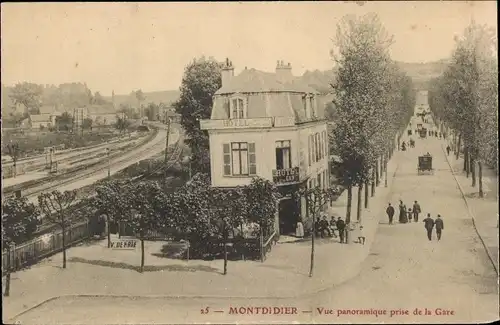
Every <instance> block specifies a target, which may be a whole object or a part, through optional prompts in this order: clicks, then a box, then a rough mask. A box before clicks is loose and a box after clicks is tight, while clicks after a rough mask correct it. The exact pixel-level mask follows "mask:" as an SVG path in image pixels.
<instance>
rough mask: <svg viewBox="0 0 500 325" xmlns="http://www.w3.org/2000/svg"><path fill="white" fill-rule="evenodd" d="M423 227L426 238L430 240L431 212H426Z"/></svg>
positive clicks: (432, 222) (432, 225)
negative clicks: (425, 231)
mask: <svg viewBox="0 0 500 325" xmlns="http://www.w3.org/2000/svg"><path fill="white" fill-rule="evenodd" d="M424 227H425V229H426V230H427V238H429V240H432V228H434V220H433V219H432V218H431V214H430V213H427V218H425V219H424Z"/></svg>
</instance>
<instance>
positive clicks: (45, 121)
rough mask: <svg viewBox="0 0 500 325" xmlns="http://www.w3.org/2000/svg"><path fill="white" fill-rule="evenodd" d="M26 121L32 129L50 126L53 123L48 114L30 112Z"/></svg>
mask: <svg viewBox="0 0 500 325" xmlns="http://www.w3.org/2000/svg"><path fill="white" fill-rule="evenodd" d="M27 122H28V126H29V127H30V128H32V129H43V128H50V127H52V126H53V125H55V124H53V122H52V115H50V114H31V115H30V116H29V118H28V121H27Z"/></svg>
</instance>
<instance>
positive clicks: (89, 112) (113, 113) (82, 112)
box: [73, 104, 118, 126]
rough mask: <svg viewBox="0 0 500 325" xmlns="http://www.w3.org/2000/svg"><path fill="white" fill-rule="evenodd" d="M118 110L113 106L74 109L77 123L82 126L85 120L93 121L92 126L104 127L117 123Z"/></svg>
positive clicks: (88, 106) (90, 106)
mask: <svg viewBox="0 0 500 325" xmlns="http://www.w3.org/2000/svg"><path fill="white" fill-rule="evenodd" d="M117 114H118V112H117V110H116V109H115V107H114V106H113V104H104V105H87V106H85V107H80V108H76V109H74V112H73V116H74V120H75V123H76V124H77V125H81V124H80V123H82V122H83V121H84V120H86V119H90V120H92V125H94V126H102V125H112V124H115V123H116V120H117V119H118V118H117Z"/></svg>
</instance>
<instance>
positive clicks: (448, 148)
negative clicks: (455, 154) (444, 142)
mask: <svg viewBox="0 0 500 325" xmlns="http://www.w3.org/2000/svg"><path fill="white" fill-rule="evenodd" d="M450 151H451V148H450V146H449V145H448V146H446V153H448V156H449V155H450Z"/></svg>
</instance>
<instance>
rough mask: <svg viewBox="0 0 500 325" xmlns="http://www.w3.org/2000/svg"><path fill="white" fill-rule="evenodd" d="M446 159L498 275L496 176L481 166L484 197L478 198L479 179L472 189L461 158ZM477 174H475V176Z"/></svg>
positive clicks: (450, 156)
mask: <svg viewBox="0 0 500 325" xmlns="http://www.w3.org/2000/svg"><path fill="white" fill-rule="evenodd" d="M445 146H446V144H443V150H444V148H445ZM445 155H446V153H445ZM447 159H448V163H449V164H450V167H451V168H452V172H453V174H454V176H455V178H456V180H457V183H458V184H459V188H460V191H461V192H462V195H463V196H464V200H465V201H466V203H467V205H468V206H469V209H470V212H471V214H472V218H473V219H474V224H475V226H476V229H477V232H478V234H479V236H480V237H481V239H482V241H483V242H484V245H485V246H486V249H487V251H488V255H489V256H490V258H491V259H492V260H493V263H494V264H495V265H496V270H497V273H498V262H499V261H498V249H499V244H498V231H499V228H498V176H497V175H496V173H495V171H494V170H493V169H490V168H489V167H487V166H483V192H484V197H483V198H480V197H479V195H478V192H479V179H477V178H476V187H472V176H469V178H467V175H466V174H465V172H464V171H463V165H464V159H463V157H461V158H459V159H458V160H457V159H456V158H455V157H454V155H453V153H450V155H449V156H447ZM476 171H477V169H476ZM477 174H478V173H477V172H476V176H477Z"/></svg>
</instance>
